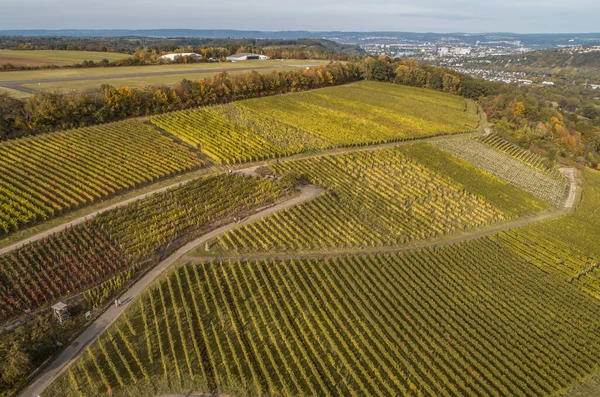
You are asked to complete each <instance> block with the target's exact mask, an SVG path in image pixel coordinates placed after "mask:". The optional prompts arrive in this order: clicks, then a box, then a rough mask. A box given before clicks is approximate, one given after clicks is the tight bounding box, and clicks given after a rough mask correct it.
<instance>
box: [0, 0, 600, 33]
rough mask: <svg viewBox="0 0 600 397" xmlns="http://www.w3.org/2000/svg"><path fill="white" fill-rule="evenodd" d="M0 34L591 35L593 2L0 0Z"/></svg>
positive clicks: (596, 12)
mask: <svg viewBox="0 0 600 397" xmlns="http://www.w3.org/2000/svg"><path fill="white" fill-rule="evenodd" d="M2 3H3V4H2V7H1V12H0V29H73V28H79V29H113V28H119V29H126V28H131V29H144V28H192V29H193V28H196V29H244V30H321V31H323V30H347V31H349V30H353V31H384V30H385V31H390V30H392V31H420V32H423V31H432V32H456V31H462V32H486V31H487V32H489V31H513V32H549V31H562V32H567V31H571V32H582V31H596V30H598V24H597V20H598V17H599V16H600V2H598V1H597V0H594V1H592V0H570V1H569V2H564V1H563V0H505V1H503V2H501V3H500V2H497V3H492V2H490V3H488V4H484V3H482V2H481V1H480V0H455V1H447V0H400V1H399V0H370V1H364V0H303V1H297V0H293V1H292V0H254V1H248V0H212V1H202V2H198V1H196V0H169V1H164V0H128V1H122V0H102V1H85V2H84V1H81V0H2Z"/></svg>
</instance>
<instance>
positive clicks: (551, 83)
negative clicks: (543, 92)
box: [542, 81, 554, 85]
mask: <svg viewBox="0 0 600 397" xmlns="http://www.w3.org/2000/svg"><path fill="white" fill-rule="evenodd" d="M542 84H543V85H554V83H553V82H551V81H542Z"/></svg>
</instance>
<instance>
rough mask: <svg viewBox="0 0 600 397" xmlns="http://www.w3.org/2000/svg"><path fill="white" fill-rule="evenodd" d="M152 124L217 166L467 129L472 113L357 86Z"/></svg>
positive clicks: (424, 93) (455, 102)
mask: <svg viewBox="0 0 600 397" xmlns="http://www.w3.org/2000/svg"><path fill="white" fill-rule="evenodd" d="M150 121H151V122H152V123H154V124H156V125H158V126H159V127H161V128H162V129H164V130H165V131H167V132H169V133H171V134H173V135H175V136H177V137H179V138H181V139H183V140H184V141H185V142H187V143H189V144H190V145H193V146H196V147H198V148H199V149H200V150H201V151H202V152H203V153H205V154H207V155H208V156H210V157H211V158H212V159H214V160H215V161H218V162H220V163H225V164H235V163H242V162H248V161H256V160H260V159H265V158H272V157H281V156H285V155H289V154H292V153H298V152H302V151H306V150H315V149H323V148H326V147H340V146H358V145H364V144H374V143H383V142H393V141H402V140H408V139H413V138H422V137H426V136H435V135H441V134H455V133H461V132H471V131H473V130H474V129H475V127H476V125H477V116H476V115H474V114H472V113H470V112H467V111H466V102H465V100H464V99H462V98H461V97H458V96H455V95H450V94H445V93H439V92H434V91H429V90H425V89H421V88H412V87H403V86H400V85H392V84H385V83H375V82H359V83H354V84H349V85H345V86H339V87H329V88H322V89H318V90H313V91H310V92H302V93H294V94H287V95H278V96H273V97H267V98H257V99H250V100H246V101H240V102H236V103H235V104H233V105H224V106H215V107H210V108H203V109H198V110H191V111H182V112H174V113H168V114H163V115H159V116H154V117H151V118H150Z"/></svg>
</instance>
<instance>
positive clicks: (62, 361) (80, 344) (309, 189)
mask: <svg viewBox="0 0 600 397" xmlns="http://www.w3.org/2000/svg"><path fill="white" fill-rule="evenodd" d="M460 136H464V134H459V135H457V136H438V137H429V138H423V139H419V140H413V141H405V142H393V143H385V144H380V145H372V146H364V147H347V148H335V149H329V150H326V151H320V152H311V153H302V154H297V155H293V156H290V157H287V158H286V159H285V161H288V160H293V159H298V158H314V157H322V156H328V155H332V154H342V153H347V152H356V151H369V150H378V149H382V148H387V147H394V146H398V145H402V144H410V143H415V142H417V141H419V142H427V141H435V140H437V139H451V138H453V137H460ZM276 161H277V159H272V160H268V161H261V162H258V163H253V164H244V166H243V168H242V166H239V168H237V167H232V168H233V169H235V172H236V173H238V174H241V175H256V172H255V171H256V169H257V168H258V167H259V166H260V165H267V164H271V163H274V162H276ZM236 168H237V169H236ZM223 171H224V168H223V167H213V169H211V170H210V172H208V173H206V174H204V175H201V176H198V178H201V177H205V176H208V175H211V174H216V173H219V172H223ZM195 179H197V178H194V179H191V180H188V181H184V182H178V183H175V184H173V185H169V186H166V187H162V188H160V189H157V190H154V191H151V192H148V193H145V194H143V195H140V196H137V197H134V198H131V199H128V200H125V201H123V202H119V203H117V204H115V205H113V206H111V207H109V208H105V209H103V210H100V211H97V212H95V213H93V214H89V215H87V216H85V217H82V218H79V219H76V220H74V221H71V222H69V223H66V224H63V225H60V226H58V227H56V228H53V229H51V230H48V231H44V232H42V233H39V234H37V235H35V236H32V237H30V238H28V239H26V240H22V241H20V242H18V243H16V244H13V245H11V246H9V247H5V248H3V249H1V250H0V254H3V253H6V252H8V251H10V250H11V249H14V248H16V247H19V246H21V245H23V244H25V243H28V242H32V241H36V240H39V239H42V238H44V237H46V236H48V235H50V234H52V233H55V232H57V231H59V230H61V229H64V228H65V227H67V226H72V225H75V224H78V223H81V222H84V221H85V220H87V219H91V218H93V217H95V216H97V215H98V214H100V213H102V212H105V211H108V210H110V209H113V208H116V207H119V206H123V205H126V204H128V203H131V202H134V201H136V200H141V199H143V198H145V197H147V196H149V195H152V194H154V193H158V192H161V191H164V190H166V189H170V188H173V187H176V186H180V185H183V184H186V183H188V182H190V181H192V180H195ZM572 186H573V187H576V184H575V183H573V184H572ZM323 191H324V190H323V189H321V188H317V187H314V186H305V187H303V188H302V189H301V194H300V196H297V197H295V198H292V199H290V200H287V201H285V202H282V203H279V204H276V205H274V206H272V207H269V208H267V209H264V210H262V211H259V212H257V213H255V214H254V215H252V216H249V217H248V218H245V219H243V220H242V221H241V222H240V223H230V224H227V225H224V226H222V227H220V228H218V229H215V230H214V231H212V232H209V233H207V234H205V235H203V236H200V237H199V238H198V239H196V240H194V241H192V242H190V243H188V244H186V245H185V246H183V247H182V248H180V249H179V250H177V251H176V252H175V253H173V254H172V255H170V256H169V257H168V258H166V259H165V260H163V261H162V262H160V263H159V264H158V265H157V266H156V267H154V268H153V269H151V270H149V271H148V273H147V274H146V275H144V276H143V277H142V278H141V279H140V280H139V281H137V282H136V283H135V284H133V285H132V286H131V287H130V289H129V290H127V291H126V292H124V293H123V295H121V296H120V300H121V301H122V302H124V305H122V306H121V307H118V308H117V307H115V306H112V305H111V306H110V307H109V308H108V309H107V310H106V311H105V312H104V313H103V314H102V315H100V316H99V317H98V318H97V319H96V320H95V321H94V322H93V323H92V324H91V325H89V326H88V327H87V328H86V329H85V330H84V331H83V332H82V333H81V334H80V335H79V336H78V337H77V338H76V339H75V340H74V341H73V342H72V343H71V344H70V345H69V346H68V347H66V348H65V349H64V350H63V351H62V353H61V354H60V355H59V356H58V357H57V358H56V359H55V360H54V361H52V362H51V363H50V365H49V366H48V367H47V368H45V369H44V371H43V372H42V373H41V374H40V375H38V376H37V377H36V378H35V380H34V381H33V382H32V383H30V385H29V386H28V387H27V388H26V389H24V390H23V391H22V392H21V393H20V394H19V395H20V396H22V397H29V396H32V397H36V396H38V395H40V394H41V393H42V392H43V391H44V390H45V388H46V387H47V386H48V385H49V384H50V383H51V382H52V381H53V380H54V379H55V378H56V377H57V376H58V375H60V374H61V373H62V372H63V371H64V370H66V369H67V368H68V367H69V365H70V364H71V363H73V362H74V361H75V360H76V359H77V358H78V356H79V355H80V354H81V352H83V351H84V349H85V348H86V347H87V346H89V345H90V344H91V343H92V342H93V341H94V340H95V339H96V338H97V337H98V336H99V335H100V334H102V333H103V332H104V331H105V330H106V329H107V328H108V327H109V326H110V325H111V324H112V323H113V322H114V321H115V320H116V319H117V318H118V317H119V316H120V315H121V313H122V312H123V311H124V309H125V307H126V306H128V305H129V304H131V302H132V301H133V300H134V299H136V298H137V297H138V296H139V295H140V294H141V293H142V291H143V290H144V289H145V288H146V287H147V286H148V285H149V284H151V283H152V282H153V281H154V280H155V279H156V278H157V277H159V276H160V275H161V274H162V273H163V271H164V270H165V269H167V268H168V267H169V266H171V265H172V264H174V263H176V262H183V261H191V262H198V261H201V260H204V261H207V260H223V259H225V260H226V259H229V258H226V257H219V258H199V257H192V256H190V255H188V254H189V252H190V251H191V250H193V249H194V248H196V247H198V246H200V245H201V244H203V243H205V242H206V241H209V240H211V239H213V238H215V237H217V236H218V235H220V234H222V233H225V232H227V231H229V230H232V229H234V228H236V227H239V226H241V225H242V224H245V223H250V222H253V221H255V220H258V219H260V218H262V217H264V216H267V215H269V214H272V213H274V212H277V211H280V210H283V209H285V208H288V207H291V206H294V205H297V204H300V203H302V202H305V201H308V200H310V199H313V198H315V197H317V196H318V195H319V194H321V193H322V192H323ZM578 193H579V192H576V193H572V194H573V197H575V196H577V195H578ZM571 211H573V208H571V207H568V206H565V208H557V209H554V210H553V211H544V212H542V213H538V214H535V215H532V216H529V217H525V218H519V219H516V220H513V221H507V222H503V223H501V224H496V225H492V226H489V227H485V228H482V229H477V230H475V231H473V232H467V233H460V234H456V235H451V236H448V237H443V238H441V239H437V240H435V241H432V240H425V241H422V242H420V243H415V244H411V245H410V246H404V247H388V248H381V247H373V248H372V247H369V248H364V249H348V250H340V251H329V252H306V253H301V252H299V253H284V254H277V253H268V254H262V255H256V256H251V255H246V256H238V257H232V258H231V259H240V260H254V259H266V258H277V259H292V258H323V257H335V256H344V255H348V254H352V253H354V254H374V253H382V254H383V253H395V252H403V251H411V250H415V249H420V248H427V247H437V246H443V245H449V244H454V243H457V242H461V241H467V240H473V239H476V238H479V237H484V236H490V235H493V234H496V233H498V232H501V231H505V230H509V229H513V228H518V227H523V226H527V225H530V224H533V223H537V222H541V221H545V220H548V219H553V218H557V217H560V216H562V215H565V214H567V213H569V212H571ZM200 395H202V394H200Z"/></svg>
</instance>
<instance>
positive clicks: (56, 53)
mask: <svg viewBox="0 0 600 397" xmlns="http://www.w3.org/2000/svg"><path fill="white" fill-rule="evenodd" d="M129 57H130V55H128V54H119V53H115V52H96V51H62V50H31V51H17V50H0V65H3V64H7V63H10V64H12V65H14V66H43V65H56V66H66V65H72V64H74V63H81V62H83V61H94V62H98V61H101V60H103V59H108V60H109V61H115V60H118V59H123V58H129ZM0 79H1V77H0Z"/></svg>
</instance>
